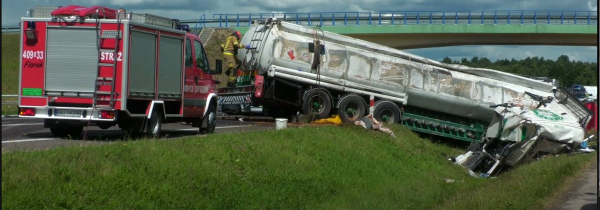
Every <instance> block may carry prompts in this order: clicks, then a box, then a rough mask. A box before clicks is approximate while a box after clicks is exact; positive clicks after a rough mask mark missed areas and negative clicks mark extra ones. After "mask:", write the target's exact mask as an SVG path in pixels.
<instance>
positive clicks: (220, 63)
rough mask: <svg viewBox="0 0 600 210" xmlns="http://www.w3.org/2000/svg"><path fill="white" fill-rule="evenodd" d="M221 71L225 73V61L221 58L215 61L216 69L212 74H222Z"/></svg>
mask: <svg viewBox="0 0 600 210" xmlns="http://www.w3.org/2000/svg"><path fill="white" fill-rule="evenodd" d="M221 73H223V61H222V60H221V59H217V60H216V61H215V70H214V71H213V73H212V74H214V75H220V74H221Z"/></svg>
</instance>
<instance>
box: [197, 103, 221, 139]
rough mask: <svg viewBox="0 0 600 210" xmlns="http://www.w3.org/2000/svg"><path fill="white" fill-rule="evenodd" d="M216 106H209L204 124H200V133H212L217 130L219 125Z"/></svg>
mask: <svg viewBox="0 0 600 210" xmlns="http://www.w3.org/2000/svg"><path fill="white" fill-rule="evenodd" d="M215 110H216V108H215V106H212V105H211V106H209V107H208V110H207V111H206V115H205V116H204V118H203V119H202V125H200V134H211V133H214V132H215V128H216V127H217V112H216V111H215Z"/></svg>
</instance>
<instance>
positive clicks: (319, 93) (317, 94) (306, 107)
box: [302, 89, 331, 120]
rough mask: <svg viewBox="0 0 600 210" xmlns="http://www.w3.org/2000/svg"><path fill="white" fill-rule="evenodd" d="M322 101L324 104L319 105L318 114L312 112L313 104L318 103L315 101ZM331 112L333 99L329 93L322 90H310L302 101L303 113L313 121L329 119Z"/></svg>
mask: <svg viewBox="0 0 600 210" xmlns="http://www.w3.org/2000/svg"><path fill="white" fill-rule="evenodd" d="M319 98H320V99H322V102H323V103H322V104H321V103H319V106H321V107H320V110H319V111H318V112H312V110H313V109H311V106H312V103H311V102H316V101H315V100H319ZM329 112H331V97H330V96H329V94H328V93H327V92H325V91H324V90H321V89H312V90H309V91H308V93H306V95H305V96H304V98H303V100H302V113H303V114H304V115H305V116H306V117H308V118H309V119H311V120H318V119H323V118H327V116H329Z"/></svg>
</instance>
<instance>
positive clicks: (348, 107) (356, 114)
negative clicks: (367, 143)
mask: <svg viewBox="0 0 600 210" xmlns="http://www.w3.org/2000/svg"><path fill="white" fill-rule="evenodd" d="M366 113H367V105H366V104H365V102H364V101H363V99H362V98H361V97H360V96H358V95H355V94H348V95H345V96H343V97H342V98H341V99H340V104H339V106H338V110H337V114H338V115H339V116H340V118H341V119H342V122H344V123H351V122H354V121H356V120H358V119H360V118H362V117H364V116H365V114H366Z"/></svg>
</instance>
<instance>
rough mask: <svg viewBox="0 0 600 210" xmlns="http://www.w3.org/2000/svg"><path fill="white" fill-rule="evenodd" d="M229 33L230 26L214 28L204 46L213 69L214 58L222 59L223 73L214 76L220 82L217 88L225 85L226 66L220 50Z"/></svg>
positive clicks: (230, 30)
mask: <svg viewBox="0 0 600 210" xmlns="http://www.w3.org/2000/svg"><path fill="white" fill-rule="evenodd" d="M231 33H233V29H232V28H219V29H215V31H214V32H213V34H212V36H211V37H210V38H209V39H208V42H207V43H206V46H205V50H206V55H207V56H208V60H209V64H210V68H211V69H215V65H216V64H215V60H216V59H221V60H222V61H223V74H221V75H216V76H215V77H216V79H217V80H218V81H220V82H221V84H219V88H221V87H226V86H227V76H226V75H225V70H226V69H227V67H226V66H225V60H224V59H223V53H222V52H221V44H222V43H225V40H227V37H229V35H231Z"/></svg>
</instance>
